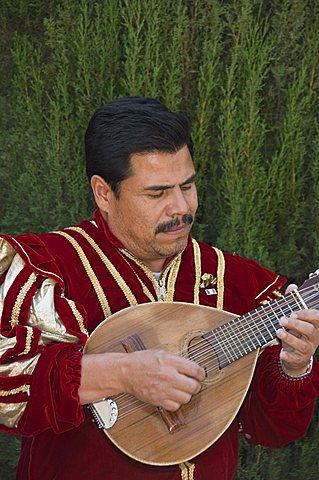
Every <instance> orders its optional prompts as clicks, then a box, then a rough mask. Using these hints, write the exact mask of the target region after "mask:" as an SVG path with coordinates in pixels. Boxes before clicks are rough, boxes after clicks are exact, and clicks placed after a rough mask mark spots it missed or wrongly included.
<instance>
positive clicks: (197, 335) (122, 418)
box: [85, 302, 258, 465]
mask: <svg viewBox="0 0 319 480" xmlns="http://www.w3.org/2000/svg"><path fill="white" fill-rule="evenodd" d="M235 317H236V315H233V314H230V313H228V312H224V311H220V310H216V309H213V308H211V307H206V306H198V305H193V304H189V303H176V302H163V303H162V302H158V303H146V304H142V305H137V306H133V307H129V308H126V309H124V310H121V311H119V312H117V313H115V314H114V315H112V316H111V317H110V318H109V319H107V320H105V321H104V322H102V323H101V324H100V325H99V326H98V327H97V328H96V329H95V331H94V332H93V333H92V335H91V336H90V338H89V339H88V342H87V344H86V347H85V353H86V354H92V353H102V352H123V351H125V350H124V347H123V345H122V343H121V342H122V341H123V339H125V338H127V337H128V336H129V335H133V334H137V335H138V336H139V338H140V339H141V340H142V341H143V343H144V345H145V348H147V349H164V350H166V351H169V352H171V353H175V354H177V355H182V356H185V357H188V358H191V359H194V360H195V361H197V360H196V358H197V357H196V352H197V350H198V349H197V345H199V344H200V345H202V344H203V343H204V344H205V345H204V351H207V350H209V351H210V353H211V355H210V358H209V360H208V359H207V356H206V355H201V356H200V357H198V358H199V361H198V363H199V364H201V365H202V366H203V367H204V368H205V369H206V371H207V372H209V373H208V374H207V380H206V381H205V382H204V385H203V388H202V390H201V391H200V392H199V393H198V394H197V395H194V396H193V397H192V399H191V401H190V402H189V403H188V404H186V405H183V406H182V407H181V408H180V409H179V411H178V412H179V414H180V415H181V416H182V418H183V422H182V424H181V425H178V426H177V428H175V429H172V431H169V428H168V426H167V424H166V423H165V422H164V420H163V418H162V416H161V415H160V412H159V410H158V409H157V408H156V407H155V406H153V405H148V404H145V403H143V402H141V401H139V400H137V399H135V398H134V397H133V396H131V395H129V394H120V395H114V396H113V397H112V400H114V401H115V402H116V404H117V407H118V418H117V420H116V421H115V423H114V425H113V426H112V427H111V428H108V429H104V432H105V434H106V435H107V436H108V437H109V438H110V440H111V441H112V442H113V443H114V444H115V445H116V446H117V447H118V448H119V449H120V450H121V451H122V452H124V453H126V454H127V455H128V456H130V457H131V458H133V459H135V460H138V461H140V462H143V463H147V464H150V465H171V464H176V463H181V462H185V461H187V460H190V459H191V458H193V457H195V456H196V455H198V454H200V453H201V452H203V451H205V450H206V449H207V448H208V447H209V446H210V445H212V444H213V443H214V442H215V441H216V440H217V439H218V438H219V437H220V436H221V435H222V434H223V433H224V432H225V430H226V429H227V428H228V426H229V425H230V424H231V423H232V421H233V420H234V418H235V417H236V414H237V413H238V410H239V408H240V406H241V404H242V402H243V400H244V398H245V395H246V393H247V390H248V388H249V385H250V382H251V379H252V376H253V372H254V368H255V364H256V361H257V356H258V349H256V350H254V351H253V352H251V353H248V354H247V355H245V356H243V357H242V358H240V359H239V360H237V361H235V362H233V363H231V364H230V365H228V366H226V367H225V368H222V369H221V368H219V364H218V358H217V352H216V355H215V354H214V347H213V346H212V345H210V344H209V340H205V341H204V340H203V337H202V335H203V334H205V333H206V332H208V331H211V330H214V329H215V328H216V327H218V326H220V325H223V324H225V323H227V322H229V321H231V319H232V318H235ZM198 342H200V343H198ZM222 348H231V347H229V346H227V345H226V346H225V345H223V346H222ZM211 367H213V368H211Z"/></svg>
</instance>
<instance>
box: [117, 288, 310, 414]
mask: <svg viewBox="0 0 319 480" xmlns="http://www.w3.org/2000/svg"><path fill="white" fill-rule="evenodd" d="M304 300H305V301H306V303H307V304H308V305H309V306H310V307H312V306H315V305H316V303H315V304H312V301H313V300H315V301H316V300H317V295H316V294H314V293H312V294H310V295H307V296H306V297H304ZM276 303H277V306H278V307H279V311H280V312H281V314H284V315H285V314H286V313H287V312H286V311H285V310H283V307H285V306H286V307H288V308H289V310H290V312H293V311H294V310H293V309H292V307H291V304H290V303H289V302H288V298H287V297H282V298H281V299H280V301H279V302H278V301H277V302H276ZM282 304H284V305H282ZM267 307H269V309H270V310H273V305H267ZM264 310H266V309H264ZM275 318H277V314H276V312H275ZM232 321H233V322H234V324H235V323H236V322H235V319H232ZM198 343H202V342H198ZM203 343H206V346H207V342H203ZM210 350H211V349H210ZM184 356H186V357H188V355H184ZM210 356H211V355H210ZM210 367H211V368H210V369H209V368H207V366H206V371H208V370H214V369H215V370H216V369H217V370H218V369H219V365H218V362H217V361H212V362H211V363H210ZM116 400H117V401H120V402H121V401H122V403H121V404H120V405H119V408H120V410H121V415H122V416H127V415H130V414H132V413H133V412H135V411H137V410H139V409H140V408H141V406H145V403H144V402H142V401H141V400H139V399H137V398H135V397H133V396H131V395H129V394H125V393H123V394H120V395H118V396H117V397H116ZM155 408H156V407H155Z"/></svg>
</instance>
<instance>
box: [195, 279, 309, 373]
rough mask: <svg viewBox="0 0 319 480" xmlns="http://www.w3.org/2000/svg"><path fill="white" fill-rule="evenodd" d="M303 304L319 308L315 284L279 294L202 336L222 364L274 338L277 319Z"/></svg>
mask: <svg viewBox="0 0 319 480" xmlns="http://www.w3.org/2000/svg"><path fill="white" fill-rule="evenodd" d="M305 308H319V292H318V285H314V286H310V287H306V288H304V289H301V290H295V291H293V292H291V293H288V294H287V295H285V296H282V297H278V299H276V300H273V301H271V302H269V303H267V304H265V305H263V306H261V307H259V308H257V309H255V310H252V311H251V312H249V313H246V314H245V315H242V316H241V317H236V318H234V319H232V320H231V321H230V322H228V323H226V324H224V325H221V326H219V327H217V328H216V329H214V330H212V331H210V332H207V333H206V334H205V335H204V336H203V338H205V339H206V340H207V341H208V342H209V343H210V344H211V345H212V346H213V348H214V352H215V354H217V356H218V361H219V366H220V368H223V367H226V366H227V365H229V364H230V363H232V362H234V361H236V360H238V359H239V358H241V357H243V356H244V355H247V354H248V353H250V352H252V351H253V350H256V349H257V348H260V347H263V346H265V345H266V344H267V343H269V342H271V341H272V340H274V339H275V338H276V331H277V330H278V329H279V328H281V327H280V324H279V319H280V318H281V317H283V316H289V315H290V314H291V313H293V312H297V311H298V310H301V309H305Z"/></svg>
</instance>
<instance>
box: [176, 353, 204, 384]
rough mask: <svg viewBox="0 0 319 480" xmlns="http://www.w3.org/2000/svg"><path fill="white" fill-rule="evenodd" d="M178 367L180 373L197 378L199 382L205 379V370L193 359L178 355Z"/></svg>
mask: <svg viewBox="0 0 319 480" xmlns="http://www.w3.org/2000/svg"><path fill="white" fill-rule="evenodd" d="M176 368H177V369H178V371H179V372H180V373H183V374H184V375H187V376H188V377H191V378H193V379H196V380H197V381H198V382H203V381H204V380H205V370H204V369H203V368H202V367H201V366H200V365H198V364H197V363H196V362H194V361H193V360H187V359H185V358H182V357H176Z"/></svg>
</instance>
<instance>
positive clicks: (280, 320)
mask: <svg viewBox="0 0 319 480" xmlns="http://www.w3.org/2000/svg"><path fill="white" fill-rule="evenodd" d="M279 323H280V325H288V319H287V318H286V317H281V318H280V319H279Z"/></svg>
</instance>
